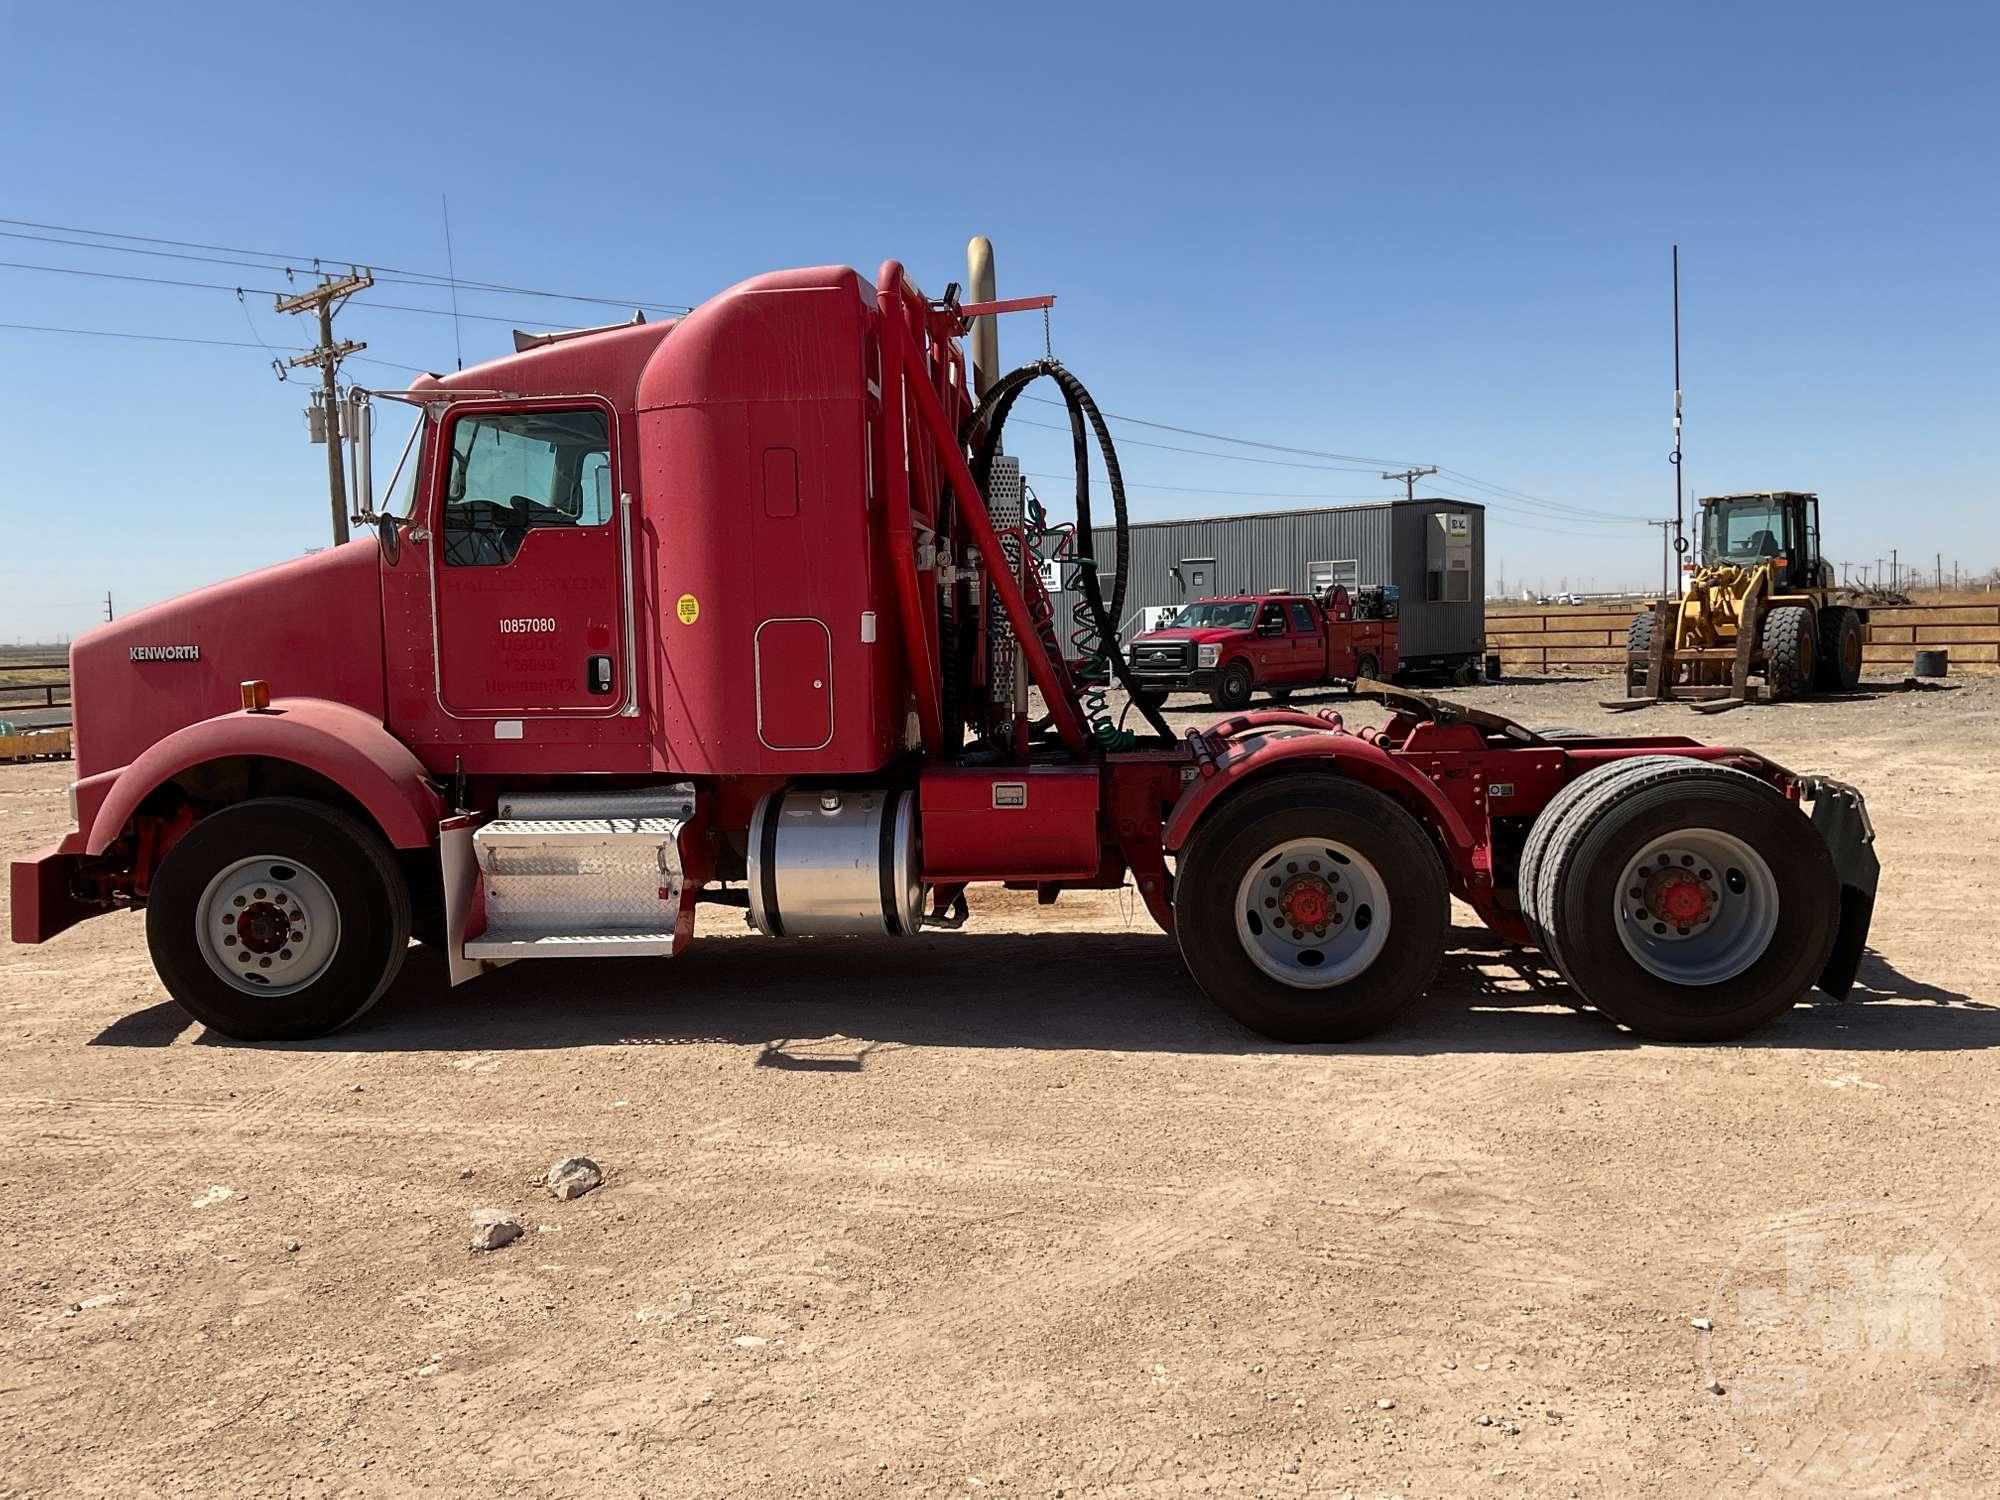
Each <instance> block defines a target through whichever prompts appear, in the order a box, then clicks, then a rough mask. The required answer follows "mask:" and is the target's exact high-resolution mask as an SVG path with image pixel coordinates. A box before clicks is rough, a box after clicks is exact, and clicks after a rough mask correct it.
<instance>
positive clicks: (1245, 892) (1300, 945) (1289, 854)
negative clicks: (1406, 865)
mask: <svg viewBox="0 0 2000 1500" xmlns="http://www.w3.org/2000/svg"><path fill="white" fill-rule="evenodd" d="M1236 938H1237V941H1238V942H1240V943H1242V945H1243V951H1244V952H1245V953H1247V954H1248V955H1249V956H1250V961H1251V962H1252V963H1254V964H1255V965H1256V966H1257V967H1258V969H1260V970H1261V971H1262V972H1264V973H1265V974H1268V975H1269V976H1270V977H1271V978H1273V979H1275V980H1277V981H1278V982H1279V983H1281V984H1288V985H1291V986H1292V987H1294V988H1295V989H1302V990H1323V989H1331V988H1333V987H1334V986H1335V985H1340V984H1346V983H1347V982H1348V981H1350V980H1352V979H1354V978H1355V977H1356V976H1357V975H1359V974H1361V973H1362V972H1364V971H1365V970H1366V969H1367V968H1368V966H1369V965H1370V964H1372V963H1374V962H1375V960H1376V959H1377V958H1378V957H1379V956H1380V955H1381V952H1382V949H1383V946H1384V945H1385V944H1386V943H1387V942H1388V940H1389V891H1388V887H1387V886H1386V885H1385V884H1384V883H1383V880H1382V875H1381V872H1380V871H1378V870H1377V869H1376V868H1375V866H1374V865H1372V864H1371V863H1369V861H1368V860H1367V859H1366V858H1365V857H1364V856H1363V855H1362V854H1361V852H1360V851H1359V850H1357V849H1355V848H1353V847H1352V846H1350V845H1347V844H1342V843H1339V842H1337V841H1335V840H1332V839H1310V838H1301V839H1288V840H1286V841H1285V842H1284V843H1282V844H1278V845H1275V846H1274V847H1272V848H1271V849H1269V850H1267V851H1266V852H1265V853H1264V855H1263V856H1262V857H1261V858H1259V859H1257V860H1255V861H1253V862H1252V863H1251V866H1250V869H1249V871H1248V873H1246V874H1245V875H1244V877H1243V879H1242V880H1241V881H1240V882H1239V883H1238V884H1237V887H1236Z"/></svg>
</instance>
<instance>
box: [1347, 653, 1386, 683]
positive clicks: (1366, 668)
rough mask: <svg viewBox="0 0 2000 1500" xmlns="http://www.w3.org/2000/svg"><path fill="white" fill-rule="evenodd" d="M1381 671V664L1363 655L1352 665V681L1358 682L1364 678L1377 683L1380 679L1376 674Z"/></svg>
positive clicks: (1372, 657)
mask: <svg viewBox="0 0 2000 1500" xmlns="http://www.w3.org/2000/svg"><path fill="white" fill-rule="evenodd" d="M1381 670H1382V663H1380V662H1379V661H1377V660H1376V659H1375V658H1374V656H1372V655H1370V654H1367V653H1363V654H1362V655H1361V656H1360V657H1359V658H1357V659H1356V661H1355V663H1354V680H1355V681H1356V682H1360V681H1362V680H1363V679H1364V678H1366V679H1368V680H1371V681H1379V680H1380V679H1379V678H1378V677H1377V675H1376V674H1377V673H1379V672H1380V671H1381Z"/></svg>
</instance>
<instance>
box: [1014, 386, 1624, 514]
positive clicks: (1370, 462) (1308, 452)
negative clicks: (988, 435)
mask: <svg viewBox="0 0 2000 1500" xmlns="http://www.w3.org/2000/svg"><path fill="white" fill-rule="evenodd" d="M1027 399H1028V400H1030V401H1035V402H1039V403H1041V404H1042V405H1044V406H1060V405H1062V403H1061V402H1059V401H1056V400H1054V399H1053V398H1050V397H1047V396H1029V397H1028V398H1027ZM1104 415H1105V416H1106V417H1109V418H1110V419H1111V420H1112V421H1114V422H1125V423H1129V424H1130V425H1132V426H1135V427H1149V428H1152V429H1154V430H1155V431H1160V432H1177V433H1181V434H1183V435H1184V436H1187V437H1199V438H1206V439H1208V440H1209V441H1211V442H1218V443H1234V444H1236V445H1238V446H1240V447H1245V448H1259V449H1263V450H1266V451H1268V452H1274V453H1296V454H1299V455H1302V456H1304V457H1307V458H1319V459H1330V460H1333V461H1334V462H1335V463H1336V464H1341V465H1346V466H1348V467H1347V468H1346V469H1345V470H1335V472H1349V473H1365V472H1371V471H1375V472H1379V470H1380V466H1381V465H1383V464H1391V465H1393V464H1398V463H1402V462H1403V460H1401V459H1393V458H1368V457H1366V456H1364V455H1360V454H1353V453H1333V452H1329V451H1326V450H1324V449H1320V448H1297V447H1291V446H1289V445H1286V444H1283V443H1268V442H1265V441H1263V440H1261V439H1259V438H1240V437H1232V436H1231V435H1230V434H1228V433H1224V432H1204V431H1202V430H1200V429H1199V428H1194V427H1176V426H1174V425H1172V424H1171V423H1167V422H1153V421H1148V420H1147V419H1146V418H1144V417H1128V416H1124V415H1121V414H1120V413H1118V412H1106V413H1104ZM1016 420H1019V421H1026V420H1027V419H1026V418H1017V419H1016ZM1028 425H1029V426H1033V427H1053V429H1054V430H1055V431H1058V432H1066V431H1068V429H1067V428H1066V427H1061V426H1058V425H1056V424H1052V423H1046V422H1030V423H1028ZM1123 441H1124V442H1125V443H1128V444H1132V445H1135V446H1138V447H1151V448H1164V449H1166V450H1167V451H1169V452H1174V453H1200V454H1203V455H1204V456H1206V457H1209V458H1227V459H1233V460H1234V461H1236V462H1237V463H1262V464H1280V463H1282V461H1281V460H1277V459H1268V458H1262V459H1260V458H1251V457H1249V456H1248V455H1247V454H1240V453H1215V452H1211V451H1209V450H1205V449H1199V448H1176V447H1174V446H1173V445H1171V444H1167V443H1145V442H1141V441H1140V440H1139V439H1137V438H1126V439H1124V440H1123ZM1283 467H1287V468H1299V469H1313V468H1327V467H1328V465H1324V464H1297V463H1294V464H1283ZM1434 472H1436V473H1439V474H1443V475H1446V476H1449V477H1451V478H1452V479H1454V480H1456V481H1457V482H1458V483H1460V484H1466V485H1470V486H1472V487H1473V488H1475V489H1482V490H1490V491H1492V492H1493V493H1495V494H1499V495H1505V496H1507V497H1509V498H1510V499H1515V500H1519V501H1521V502H1522V503H1523V504H1526V505H1534V506H1540V507H1543V508H1545V509H1546V510H1548V511H1550V512H1552V513H1554V514H1555V515H1556V516H1557V517H1558V518H1559V519H1567V520H1572V521H1593V522H1601V521H1639V520H1643V519H1644V518H1643V517H1640V516H1628V515H1619V514H1617V513H1616V512H1612V511H1606V510H1599V509H1595V508H1592V507H1589V506H1581V505H1570V504H1568V503H1566V502H1564V501H1560V500H1549V499H1545V498H1544V497H1542V496H1540V495H1533V494H1529V493H1528V492H1527V491H1525V490H1515V489H1510V488H1508V487H1507V486H1505V485H1498V484H1493V483H1491V482H1490V481H1487V480H1484V479H1481V478H1479V477H1478V476H1477V475H1475V474H1468V473H1466V472H1464V471H1463V470H1461V469H1452V468H1447V467H1444V466H1442V465H1440V466H1436V467H1435V469H1434Z"/></svg>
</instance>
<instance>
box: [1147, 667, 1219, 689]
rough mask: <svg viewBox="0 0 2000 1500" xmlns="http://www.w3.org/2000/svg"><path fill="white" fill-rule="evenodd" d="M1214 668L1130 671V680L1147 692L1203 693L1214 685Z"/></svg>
mask: <svg viewBox="0 0 2000 1500" xmlns="http://www.w3.org/2000/svg"><path fill="white" fill-rule="evenodd" d="M1215 676H1216V673H1215V668H1213V667H1192V668H1182V669H1179V670H1176V671H1172V672H1140V671H1134V672H1133V673H1132V680H1133V681H1134V682H1136V683H1138V684H1139V687H1140V688H1141V690H1142V691H1145V692H1148V693H1205V692H1207V691H1208V690H1209V689H1210V688H1211V687H1213V686H1215Z"/></svg>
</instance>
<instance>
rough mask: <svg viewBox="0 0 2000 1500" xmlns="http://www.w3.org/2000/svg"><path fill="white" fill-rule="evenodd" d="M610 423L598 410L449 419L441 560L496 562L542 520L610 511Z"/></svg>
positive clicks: (603, 517) (594, 516)
mask: <svg viewBox="0 0 2000 1500" xmlns="http://www.w3.org/2000/svg"><path fill="white" fill-rule="evenodd" d="M610 464H611V436H610V423H609V422H608V421H607V420H606V418H605V415H604V413H603V412H602V411H597V410H590V411H533V412H480V413H469V414H467V415H465V416H462V417H460V418H458V419H457V420H456V421H455V422H453V423H452V428H451V447H450V450H449V463H448V467H447V470H446V474H445V483H444V513H443V516H442V519H441V524H440V526H439V530H440V531H441V532H442V534H443V537H444V560H445V564H446V566H448V567H456V568H490V567H501V566H504V565H505V564H507V563H510V562H512V561H513V560H514V554H515V553H517V552H519V551H520V550H521V542H522V539H523V538H524V537H525V536H526V535H527V534H528V532H530V531H532V530H534V529H535V528H537V527H542V526H601V525H603V524H604V523H605V522H607V521H608V520H610V516H611V508H610V489H611V484H610V480H611V473H610Z"/></svg>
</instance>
